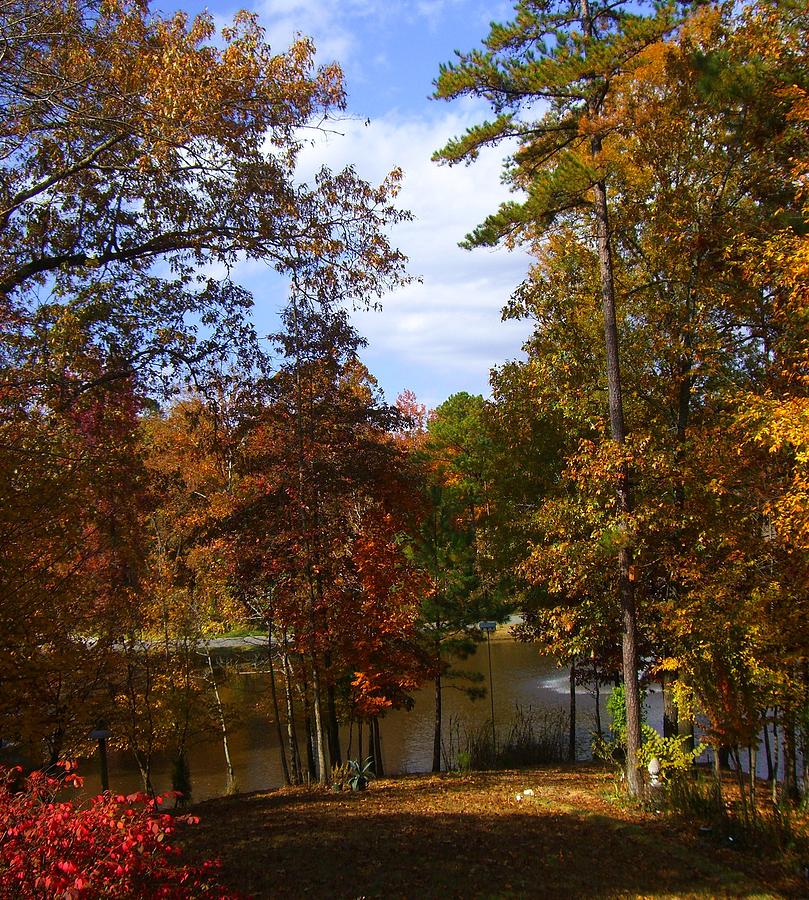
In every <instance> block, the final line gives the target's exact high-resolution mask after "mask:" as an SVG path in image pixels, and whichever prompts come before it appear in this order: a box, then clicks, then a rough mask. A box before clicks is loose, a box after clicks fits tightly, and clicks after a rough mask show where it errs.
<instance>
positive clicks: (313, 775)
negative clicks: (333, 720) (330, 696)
mask: <svg viewBox="0 0 809 900" xmlns="http://www.w3.org/2000/svg"><path fill="white" fill-rule="evenodd" d="M300 660H301V679H302V684H303V691H302V693H303V712H304V723H305V728H306V764H307V769H308V772H309V778H310V779H311V780H312V781H315V780H316V779H317V765H316V764H315V742H314V735H313V734H312V708H311V703H310V699H309V684H308V681H307V678H306V660H305V659H304V657H303V655H301V657H300Z"/></svg>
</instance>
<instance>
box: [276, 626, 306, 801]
mask: <svg viewBox="0 0 809 900" xmlns="http://www.w3.org/2000/svg"><path fill="white" fill-rule="evenodd" d="M281 661H282V665H283V672H284V696H285V698H286V710H287V744H288V746H289V761H290V764H291V766H292V777H293V779H294V783H295V784H300V783H301V781H302V780H303V767H302V766H301V751H300V748H299V746H298V730H297V727H296V725H295V701H294V698H293V695H292V665H291V663H290V661H289V652H288V635H287V630H286V628H284V651H283V656H282V660H281Z"/></svg>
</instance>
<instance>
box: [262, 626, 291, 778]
mask: <svg viewBox="0 0 809 900" xmlns="http://www.w3.org/2000/svg"><path fill="white" fill-rule="evenodd" d="M267 661H268V662H269V664H270V695H271V697H272V711H273V716H274V717H275V733H276V735H277V736H278V753H279V754H280V758H281V771H282V772H283V773H284V784H292V780H291V778H290V777H289V766H288V765H287V755H286V751H285V750H284V727H283V725H282V724H281V709H280V707H279V705H278V691H277V690H276V687H275V666H274V665H273V661H272V620H270V621H269V622H268V623H267Z"/></svg>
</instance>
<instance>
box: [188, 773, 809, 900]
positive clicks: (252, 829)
mask: <svg viewBox="0 0 809 900" xmlns="http://www.w3.org/2000/svg"><path fill="white" fill-rule="evenodd" d="M527 788H530V789H531V790H533V791H534V795H533V796H525V795H524V793H523V792H524V790H525V789H527ZM518 794H520V795H521V799H517V795H518ZM197 812H198V814H199V816H200V818H201V823H200V825H199V826H198V827H197V828H195V829H193V833H191V834H189V837H188V851H189V853H190V854H191V855H192V857H194V858H199V859H201V858H204V857H210V856H216V857H218V858H219V859H221V861H222V863H223V872H222V877H223V881H224V882H225V883H226V884H227V885H229V886H230V887H232V888H233V889H235V890H238V891H240V892H242V893H245V894H247V895H249V896H254V897H305V896H310V897H346V898H360V897H367V898H371V897H380V898H382V897H384V898H398V897H402V898H419V900H421V898H432V897H435V898H438V897H441V898H447V897H491V898H493V897H504V898H505V897H554V898H562V897H782V896H806V890H805V888H806V883H805V882H802V881H800V880H799V879H798V878H797V877H796V876H795V875H793V874H791V873H790V872H789V871H788V870H784V869H782V868H780V867H779V866H778V865H777V864H776V863H774V862H773V861H771V860H770V861H768V860H766V859H762V858H760V857H756V856H752V855H749V854H747V853H740V852H738V851H735V850H732V849H730V848H728V847H722V846H717V845H716V844H714V843H712V842H711V841H709V840H706V839H705V838H704V837H703V838H701V837H700V832H699V827H698V823H687V824H674V823H673V822H672V820H671V819H670V818H667V817H664V816H662V815H660V814H656V813H654V812H647V813H645V812H641V811H639V810H637V809H632V808H628V807H627V806H626V804H621V803H620V802H618V801H617V800H616V789H615V783H614V779H613V776H612V775H611V774H610V773H608V772H604V771H603V770H601V769H599V768H597V767H594V766H590V767H576V768H575V769H573V768H570V767H553V768H547V769H539V770H532V771H519V772H494V773H474V774H469V775H442V776H420V777H419V776H411V777H406V778H400V779H395V780H383V781H378V782H374V783H372V784H371V786H370V787H369V789H368V790H367V791H365V792H363V793H358V794H352V793H350V792H342V793H332V792H324V791H320V790H314V789H312V790H307V789H303V788H301V789H285V790H282V791H276V792H273V793H268V794H261V793H259V794H250V795H245V796H240V797H232V798H220V799H218V800H211V801H208V802H206V803H202V804H199V806H198V807H197Z"/></svg>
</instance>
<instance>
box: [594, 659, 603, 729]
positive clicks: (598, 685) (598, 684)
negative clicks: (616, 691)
mask: <svg viewBox="0 0 809 900" xmlns="http://www.w3.org/2000/svg"><path fill="white" fill-rule="evenodd" d="M594 671H595V676H596V689H595V699H596V734H598V736H599V737H602V736H603V734H604V729H603V728H602V727H601V681H600V680H599V677H598V669H595V670H594Z"/></svg>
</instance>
